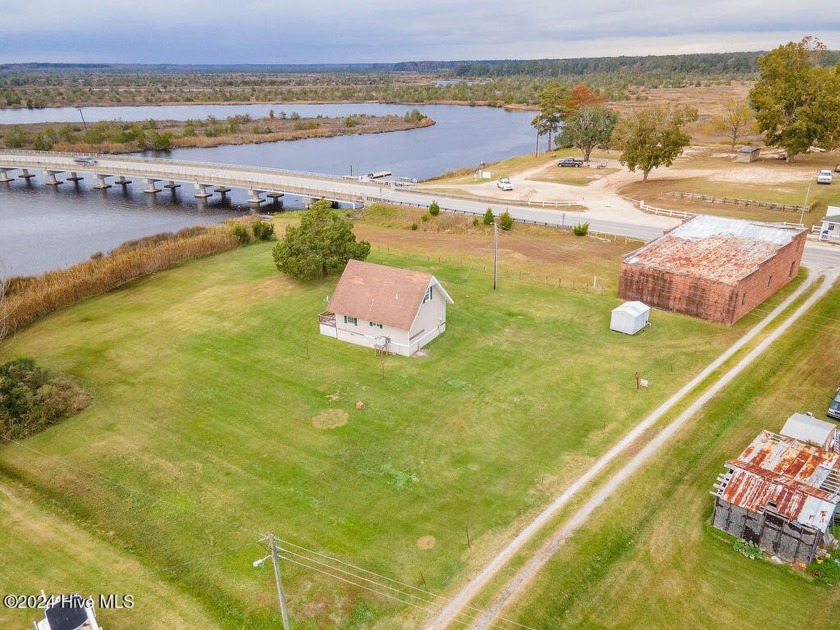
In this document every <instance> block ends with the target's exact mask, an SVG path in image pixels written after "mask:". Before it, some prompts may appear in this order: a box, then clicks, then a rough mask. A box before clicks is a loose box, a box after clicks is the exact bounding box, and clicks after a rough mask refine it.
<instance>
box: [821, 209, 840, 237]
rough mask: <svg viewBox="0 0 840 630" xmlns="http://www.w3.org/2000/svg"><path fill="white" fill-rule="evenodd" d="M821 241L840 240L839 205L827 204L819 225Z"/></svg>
mask: <svg viewBox="0 0 840 630" xmlns="http://www.w3.org/2000/svg"><path fill="white" fill-rule="evenodd" d="M820 240H821V241H840V207H838V206H828V208H826V211H825V216H824V217H823V218H822V225H820Z"/></svg>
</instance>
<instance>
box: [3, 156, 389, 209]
mask: <svg viewBox="0 0 840 630" xmlns="http://www.w3.org/2000/svg"><path fill="white" fill-rule="evenodd" d="M38 172H43V175H44V177H45V179H46V182H45V183H46V185H48V186H58V185H59V184H62V183H64V182H65V181H67V182H78V181H79V180H82V179H84V177H83V175H86V176H88V177H91V178H93V179H94V180H95V181H96V182H97V183H96V184H95V185H94V188H97V189H101V190H104V189H107V188H111V187H112V186H128V185H129V184H132V183H139V184H142V185H143V186H144V189H143V191H144V192H146V193H149V194H156V193H159V192H161V191H162V190H163V189H164V188H169V189H174V188H179V187H180V186H181V185H182V184H187V185H190V186H193V187H194V188H195V196H196V197H198V198H203V199H206V198H208V197H212V196H213V194H220V195H222V196H224V195H226V194H227V193H228V192H230V191H231V189H232V188H240V189H244V190H247V191H248V196H249V198H248V201H249V202H250V203H252V204H254V205H260V204H261V203H263V202H264V201H266V197H269V198H270V197H274V198H277V197H282V196H283V195H286V194H288V195H297V196H300V197H303V198H304V199H305V200H306V201H307V202H311V201H312V200H315V199H328V200H329V201H333V202H336V203H344V204H347V205H350V206H352V207H354V208H356V207H360V206H364V205H365V204H366V203H367V197H368V196H371V195H373V196H377V194H378V191H379V190H380V188H381V187H379V186H377V185H375V184H373V185H372V184H367V183H364V182H360V181H357V180H352V181H348V180H346V179H344V178H341V177H336V176H331V175H322V174H316V173H302V172H295V171H285V170H281V169H272V168H261V167H257V166H234V165H229V164H212V163H207V162H185V161H178V160H164V159H157V158H142V157H129V156H99V155H97V156H95V157H90V158H89V157H88V156H81V155H79V154H75V153H57V152H46V151H0V182H11V181H13V180H14V179H15V178H16V177H17V178H21V179H27V180H28V179H32V178H34V177H35V176H36V173H38Z"/></svg>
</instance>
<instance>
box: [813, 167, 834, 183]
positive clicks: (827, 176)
mask: <svg viewBox="0 0 840 630" xmlns="http://www.w3.org/2000/svg"><path fill="white" fill-rule="evenodd" d="M831 179H832V176H831V171H829V170H828V169H825V170H822V171H820V172H819V173H817V183H818V184H830V183H831Z"/></svg>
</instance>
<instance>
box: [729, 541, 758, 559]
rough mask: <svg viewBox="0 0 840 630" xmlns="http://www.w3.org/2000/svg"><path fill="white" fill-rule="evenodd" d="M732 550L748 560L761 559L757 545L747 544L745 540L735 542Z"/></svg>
mask: <svg viewBox="0 0 840 630" xmlns="http://www.w3.org/2000/svg"><path fill="white" fill-rule="evenodd" d="M733 548H734V549H735V551H737V552H738V553H740V554H742V555H744V556H746V557H747V558H749V559H750V560H759V559H760V558H761V548H760V547H759V546H758V544H757V543H754V542H747V541H746V540H736V541H735V544H734V545H733Z"/></svg>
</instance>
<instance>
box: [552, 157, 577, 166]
mask: <svg viewBox="0 0 840 630" xmlns="http://www.w3.org/2000/svg"><path fill="white" fill-rule="evenodd" d="M557 166H559V167H561V168H562V167H564V166H571V167H574V168H580V167H581V166H583V160H578V159H577V158H573V157H567V158H563V159H562V160H560V161H559V162H557Z"/></svg>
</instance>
